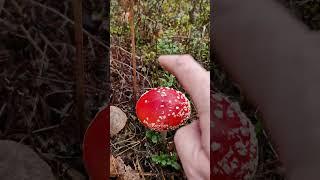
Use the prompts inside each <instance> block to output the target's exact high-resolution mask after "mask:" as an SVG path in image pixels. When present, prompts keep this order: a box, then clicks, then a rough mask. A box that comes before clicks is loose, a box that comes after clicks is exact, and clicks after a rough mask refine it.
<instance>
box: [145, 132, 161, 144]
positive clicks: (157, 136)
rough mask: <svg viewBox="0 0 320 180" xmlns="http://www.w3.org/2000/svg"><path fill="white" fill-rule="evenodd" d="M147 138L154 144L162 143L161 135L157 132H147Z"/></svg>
mask: <svg viewBox="0 0 320 180" xmlns="http://www.w3.org/2000/svg"><path fill="white" fill-rule="evenodd" d="M146 137H147V139H149V140H150V141H151V142H153V143H154V144H157V143H158V142H160V141H161V134H160V133H158V132H155V131H146Z"/></svg>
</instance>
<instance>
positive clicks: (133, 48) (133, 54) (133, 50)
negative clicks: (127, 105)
mask: <svg viewBox="0 0 320 180" xmlns="http://www.w3.org/2000/svg"><path fill="white" fill-rule="evenodd" d="M133 6H134V1H133V0H130V16H129V23H130V32H131V60H132V70H133V71H132V73H133V77H132V86H133V87H132V88H133V95H132V100H133V102H134V104H135V103H136V102H137V73H136V69H137V68H136V66H137V62H136V44H135V32H134V31H135V30H134V10H133Z"/></svg>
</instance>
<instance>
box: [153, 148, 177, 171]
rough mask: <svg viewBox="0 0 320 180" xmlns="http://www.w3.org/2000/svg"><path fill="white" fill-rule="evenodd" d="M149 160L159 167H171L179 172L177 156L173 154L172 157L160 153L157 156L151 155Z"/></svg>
mask: <svg viewBox="0 0 320 180" xmlns="http://www.w3.org/2000/svg"><path fill="white" fill-rule="evenodd" d="M151 160H152V161H153V162H154V163H156V164H159V165H160V166H163V167H168V166H169V167H172V168H174V169H175V170H180V169H181V166H180V164H179V163H178V162H177V155H176V154H175V153H173V154H172V155H169V154H165V153H162V152H160V154H159V155H153V156H152V157H151Z"/></svg>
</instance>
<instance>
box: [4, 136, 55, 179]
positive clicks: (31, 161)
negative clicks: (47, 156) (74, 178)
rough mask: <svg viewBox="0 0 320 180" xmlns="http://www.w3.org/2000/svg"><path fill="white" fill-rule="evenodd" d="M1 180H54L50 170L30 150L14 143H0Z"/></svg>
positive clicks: (6, 141)
mask: <svg viewBox="0 0 320 180" xmlns="http://www.w3.org/2000/svg"><path fill="white" fill-rule="evenodd" d="M0 177H1V180H21V179H32V180H43V179H45V180H54V176H53V174H52V171H51V168H50V167H49V165H48V164H47V163H46V162H45V161H44V160H42V159H41V158H40V157H39V156H38V155H37V154H36V153H35V152H34V151H33V150H32V149H31V148H29V147H28V146H26V145H23V144H19V143H17V142H14V141H8V140H1V141H0Z"/></svg>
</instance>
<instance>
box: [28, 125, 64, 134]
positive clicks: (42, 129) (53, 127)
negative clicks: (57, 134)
mask: <svg viewBox="0 0 320 180" xmlns="http://www.w3.org/2000/svg"><path fill="white" fill-rule="evenodd" d="M58 127H60V124H57V125H53V126H49V127H45V128H41V129H37V130H34V131H32V132H31V133H32V134H36V133H40V132H44V131H49V130H52V129H55V128H58Z"/></svg>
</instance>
